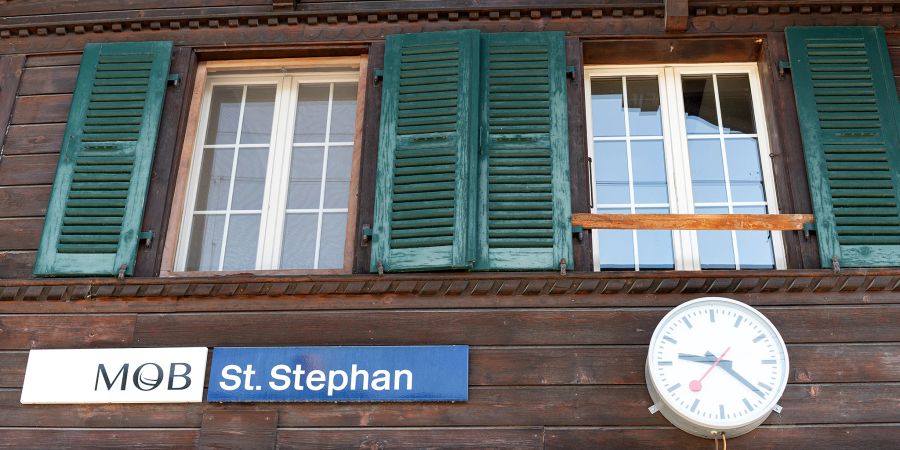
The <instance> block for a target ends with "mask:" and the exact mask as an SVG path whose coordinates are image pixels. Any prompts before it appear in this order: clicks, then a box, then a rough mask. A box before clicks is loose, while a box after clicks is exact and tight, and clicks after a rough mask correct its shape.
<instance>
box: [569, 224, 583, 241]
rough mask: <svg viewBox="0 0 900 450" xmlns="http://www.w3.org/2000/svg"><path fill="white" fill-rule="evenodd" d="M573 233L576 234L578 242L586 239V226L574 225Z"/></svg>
mask: <svg viewBox="0 0 900 450" xmlns="http://www.w3.org/2000/svg"><path fill="white" fill-rule="evenodd" d="M572 235H573V236H575V239H578V242H581V241H582V240H584V227H582V226H581V225H572Z"/></svg>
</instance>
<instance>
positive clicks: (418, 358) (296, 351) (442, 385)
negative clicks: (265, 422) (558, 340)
mask: <svg viewBox="0 0 900 450" xmlns="http://www.w3.org/2000/svg"><path fill="white" fill-rule="evenodd" d="M207 399H208V400H209V401H211V402H421V401H465V400H468V399H469V347H468V346H467V345H448V346H420V347H217V348H215V349H213V356H212V369H211V370H210V375H209V392H208V398H207Z"/></svg>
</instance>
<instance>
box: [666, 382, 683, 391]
mask: <svg viewBox="0 0 900 450" xmlns="http://www.w3.org/2000/svg"><path fill="white" fill-rule="evenodd" d="M680 387H681V383H675V384H673V385H672V387H670V388H669V392H674V391H675V389H678V388H680Z"/></svg>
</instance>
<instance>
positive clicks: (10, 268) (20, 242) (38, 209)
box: [0, 2, 99, 278]
mask: <svg viewBox="0 0 900 450" xmlns="http://www.w3.org/2000/svg"><path fill="white" fill-rule="evenodd" d="M29 3H31V2H29ZM37 3H41V2H37ZM47 3H48V4H49V3H51V2H47ZM98 3H99V2H98ZM33 6H35V7H38V8H40V7H42V6H41V5H40V4H36V5H33ZM3 8H4V13H8V10H10V9H13V10H14V9H15V8H16V7H14V6H12V5H5V6H4V7H3ZM80 61H81V54H77V53H70V54H59V55H49V56H43V55H34V56H29V57H27V58H25V62H24V68H23V70H22V73H21V77H20V78H19V81H18V88H17V90H16V92H14V93H15V101H14V104H13V108H12V111H11V114H10V116H9V127H8V128H7V130H6V136H5V138H4V139H3V140H2V143H3V148H2V150H0V278H16V277H29V276H31V271H32V267H33V266H34V258H35V252H36V250H37V248H38V244H39V242H40V236H41V229H42V227H43V225H44V214H46V213H47V202H48V201H49V198H50V189H51V186H52V184H53V178H54V176H55V174H56V163H57V161H58V160H59V149H60V147H61V145H62V137H63V130H64V129H65V126H66V119H67V117H68V114H69V105H70V104H71V102H72V92H73V91H74V88H75V77H76V75H77V74H78V64H79V63H80ZM5 90H6V86H4V91H5Z"/></svg>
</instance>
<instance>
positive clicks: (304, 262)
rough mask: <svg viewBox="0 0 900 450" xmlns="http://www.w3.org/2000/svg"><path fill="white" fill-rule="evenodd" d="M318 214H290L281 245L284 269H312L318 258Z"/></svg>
mask: <svg viewBox="0 0 900 450" xmlns="http://www.w3.org/2000/svg"><path fill="white" fill-rule="evenodd" d="M318 224H319V215H318V214H315V213H314V214H288V215H287V216H286V217H285V220H284V239H283V243H282V245H281V268H282V269H312V268H313V264H314V263H315V257H316V227H317V226H318Z"/></svg>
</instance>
